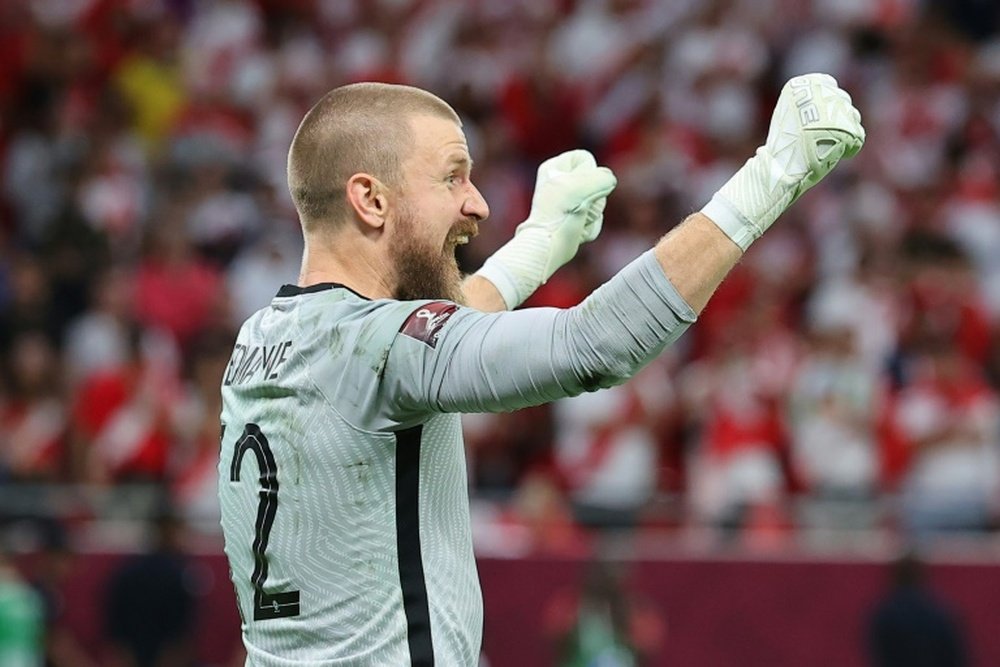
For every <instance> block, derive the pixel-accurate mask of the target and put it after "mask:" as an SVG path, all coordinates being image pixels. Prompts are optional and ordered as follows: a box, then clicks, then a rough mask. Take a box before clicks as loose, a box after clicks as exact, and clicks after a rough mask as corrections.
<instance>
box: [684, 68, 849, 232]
mask: <svg viewBox="0 0 1000 667" xmlns="http://www.w3.org/2000/svg"><path fill="white" fill-rule="evenodd" d="M864 143H865V129H864V128H863V127H861V114H860V113H858V110H857V109H855V108H854V106H853V105H852V104H851V96H850V95H848V94H847V93H846V92H845V91H843V90H842V89H841V88H840V87H839V86H838V85H837V81H836V79H834V78H833V77H832V76H830V75H829V74H805V75H802V76H797V77H795V78H793V79H791V80H789V81H788V83H786V84H785V86H784V88H782V89H781V95H780V96H779V97H778V103H777V104H776V105H775V107H774V114H773V115H772V116H771V126H770V129H769V130H768V133H767V141H766V142H765V144H764V145H763V146H761V147H760V148H758V149H757V152H756V154H755V155H754V156H753V157H752V158H750V159H749V160H747V162H746V164H744V165H743V167H742V168H740V170H739V171H737V172H736V174H735V175H734V176H733V177H732V178H731V179H729V181H728V182H727V183H726V184H725V185H723V186H722V188H721V189H720V190H719V191H718V192H717V193H715V195H714V196H713V197H712V200H711V201H710V202H708V204H706V205H705V208H703V209H702V210H701V212H702V213H704V214H705V215H706V216H708V217H709V218H710V219H711V220H712V221H713V222H714V223H715V224H716V225H718V226H719V228H721V229H722V231H723V232H725V233H726V235H727V236H728V237H729V238H731V239H732V240H733V241H734V242H735V243H736V245H738V246H739V247H740V248H742V249H743V250H746V249H747V247H749V245H750V244H751V243H753V242H754V241H755V240H756V239H757V238H759V237H760V235H761V234H763V233H764V232H765V231H766V230H767V228H768V227H770V226H771V224H772V223H773V222H774V221H775V220H776V219H777V217H778V216H779V215H781V214H782V213H783V212H784V211H785V210H786V209H787V208H788V207H789V206H791V205H792V202H794V201H795V200H796V199H798V198H799V196H800V195H802V193H803V192H805V191H806V190H808V189H809V188H811V187H812V186H814V185H816V184H817V183H819V182H820V181H821V180H823V177H824V176H826V175H827V174H828V173H830V171H831V170H832V169H833V168H834V167H835V166H836V165H837V163H838V162H839V161H840V159H841V158H844V157H853V156H854V155H855V154H857V152H858V151H860V150H861V146H862V145H863V144H864Z"/></svg>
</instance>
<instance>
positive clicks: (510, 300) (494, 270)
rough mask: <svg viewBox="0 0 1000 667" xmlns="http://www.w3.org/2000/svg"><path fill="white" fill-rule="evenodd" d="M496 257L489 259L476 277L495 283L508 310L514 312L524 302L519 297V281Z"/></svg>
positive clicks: (477, 272)
mask: <svg viewBox="0 0 1000 667" xmlns="http://www.w3.org/2000/svg"><path fill="white" fill-rule="evenodd" d="M495 257H496V254H494V255H492V256H490V257H488V258H487V259H486V261H485V262H484V263H483V265H482V267H480V269H479V270H478V271H476V275H477V276H479V277H481V278H485V279H486V280H488V281H490V282H491V283H493V286H494V287H496V288H497V291H498V292H500V296H501V297H503V302H504V303H505V304H506V305H507V310H514V309H515V308H517V307H518V306H519V305H521V301H522V300H521V299H520V298H519V296H518V291H517V281H515V280H514V276H513V275H512V274H511V273H510V271H508V270H507V269H506V267H504V265H503V262H501V261H500V260H497V259H495Z"/></svg>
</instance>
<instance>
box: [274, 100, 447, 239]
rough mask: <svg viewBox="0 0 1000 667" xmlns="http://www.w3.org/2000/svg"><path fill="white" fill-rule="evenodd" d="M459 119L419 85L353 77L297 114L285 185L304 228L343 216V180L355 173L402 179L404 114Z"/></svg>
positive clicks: (407, 132) (407, 143) (407, 134)
mask: <svg viewBox="0 0 1000 667" xmlns="http://www.w3.org/2000/svg"><path fill="white" fill-rule="evenodd" d="M415 115H430V116H437V117H439V118H444V119H447V120H451V121H454V122H455V123H456V124H458V125H459V126H461V121H460V120H459V118H458V115H457V114H456V113H455V111H454V109H452V108H451V107H450V106H448V104H447V103H446V102H445V101H444V100H442V99H441V98H439V97H437V96H435V95H433V94H432V93H429V92H427V91H425V90H421V89H419V88H413V87H411V86H400V85H394V84H387V83H356V84H351V85H347V86H341V87H340V88H334V89H333V90H331V91H330V92H329V93H327V94H326V95H324V96H323V98H322V99H321V100H320V101H319V102H317V103H316V105H315V106H313V108H312V109H310V110H309V112H308V113H307V114H306V115H305V118H303V119H302V123H301V124H300V125H299V129H298V131H297V132H296V133H295V137H294V138H293V139H292V146H291V148H290V149H289V151H288V190H289V192H290V193H291V195H292V201H293V202H294V204H295V208H296V210H298V212H299V218H300V219H301V221H302V227H303V229H304V231H306V232H309V231H313V230H315V229H318V228H319V226H320V225H323V224H327V225H330V227H329V228H330V229H332V228H333V227H334V226H336V225H337V224H338V223H339V222H340V221H342V220H345V219H347V217H348V214H349V204H348V203H347V199H346V195H345V189H346V186H347V181H348V179H350V177H351V176H353V175H354V174H357V173H365V174H369V175H371V176H374V177H375V178H377V179H378V180H380V181H382V182H383V183H385V184H386V185H388V186H395V185H398V184H399V182H400V181H401V179H402V169H401V165H402V162H403V160H404V159H405V158H406V156H407V155H409V152H410V151H411V150H412V147H413V136H412V131H411V129H410V124H409V119H410V118H411V117H412V116H415Z"/></svg>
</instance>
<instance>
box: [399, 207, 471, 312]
mask: <svg viewBox="0 0 1000 667" xmlns="http://www.w3.org/2000/svg"><path fill="white" fill-rule="evenodd" d="M417 224H419V223H418V222H417V220H416V218H415V216H413V215H412V214H411V213H410V211H408V210H403V211H401V212H400V217H399V222H398V230H397V231H398V233H397V234H396V236H395V237H394V241H393V244H392V260H393V264H394V265H395V267H396V289H395V292H394V293H393V297H394V298H396V299H398V300H400V301H413V300H419V299H445V300H447V301H454V302H455V303H459V304H461V303H464V295H463V294H462V272H461V271H460V270H459V268H458V261H457V260H456V259H455V243H454V239H455V237H456V236H458V235H460V234H469V235H470V236H473V235H475V233H476V229H475V223H474V222H468V223H467V222H464V221H463V222H462V223H458V224H456V225H455V226H454V227H452V229H451V230H450V231H449V233H448V240H447V241H446V242H445V244H444V247H441V248H434V247H432V246H430V245H422V244H421V242H420V240H419V238H418V236H417V234H416V226H417ZM470 228H471V229H470Z"/></svg>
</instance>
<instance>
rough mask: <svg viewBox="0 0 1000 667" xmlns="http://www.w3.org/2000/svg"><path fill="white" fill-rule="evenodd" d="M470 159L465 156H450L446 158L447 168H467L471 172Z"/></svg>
mask: <svg viewBox="0 0 1000 667" xmlns="http://www.w3.org/2000/svg"><path fill="white" fill-rule="evenodd" d="M472 164H473V163H472V158H471V157H469V156H467V155H452V156H451V157H450V158H448V166H449V167H451V166H457V167H468V169H469V171H472Z"/></svg>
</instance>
